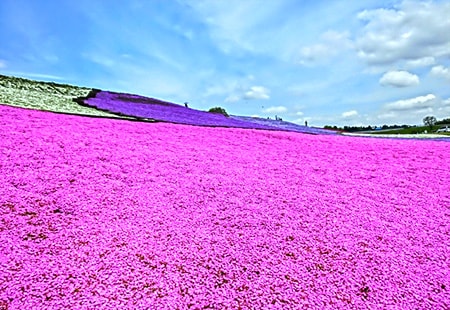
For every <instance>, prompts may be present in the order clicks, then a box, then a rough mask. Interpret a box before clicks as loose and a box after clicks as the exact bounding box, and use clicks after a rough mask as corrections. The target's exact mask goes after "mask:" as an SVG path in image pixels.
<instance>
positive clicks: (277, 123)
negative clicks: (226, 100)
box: [230, 115, 338, 135]
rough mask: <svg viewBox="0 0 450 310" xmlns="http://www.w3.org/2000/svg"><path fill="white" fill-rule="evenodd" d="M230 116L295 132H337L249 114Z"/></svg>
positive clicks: (332, 133)
mask: <svg viewBox="0 0 450 310" xmlns="http://www.w3.org/2000/svg"><path fill="white" fill-rule="evenodd" d="M230 117H231V118H234V119H237V120H241V121H245V122H250V123H255V124H258V125H266V126H270V127H273V128H276V129H277V130H286V131H295V132H301V133H310V134H319V135H323V134H325V135H335V134H337V133H338V131H336V130H327V129H322V128H316V127H307V126H302V125H298V124H294V123H291V122H286V121H281V120H273V119H265V118H261V117H251V116H235V115H231V116H230Z"/></svg>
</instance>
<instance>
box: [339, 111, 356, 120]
mask: <svg viewBox="0 0 450 310" xmlns="http://www.w3.org/2000/svg"><path fill="white" fill-rule="evenodd" d="M356 116H358V111H356V110H351V111H347V112H344V113H342V117H343V118H354V117H356Z"/></svg>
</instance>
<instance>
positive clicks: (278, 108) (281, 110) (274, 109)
mask: <svg viewBox="0 0 450 310" xmlns="http://www.w3.org/2000/svg"><path fill="white" fill-rule="evenodd" d="M263 112H265V113H285V112H287V108H286V107H284V106H276V107H275V106H274V107H269V108H267V109H265V110H264V111H263Z"/></svg>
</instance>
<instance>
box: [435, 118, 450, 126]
mask: <svg viewBox="0 0 450 310" xmlns="http://www.w3.org/2000/svg"><path fill="white" fill-rule="evenodd" d="M447 124H450V118H444V119H443V120H440V121H437V122H436V124H435V125H447Z"/></svg>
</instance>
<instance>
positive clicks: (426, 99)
mask: <svg viewBox="0 0 450 310" xmlns="http://www.w3.org/2000/svg"><path fill="white" fill-rule="evenodd" d="M427 115H433V116H435V117H436V118H437V119H444V118H448V116H449V115H450V98H448V99H442V98H439V97H437V96H435V95H433V94H428V95H425V96H418V97H415V98H410V99H405V100H398V101H394V102H390V103H387V104H385V105H384V106H383V107H382V108H381V110H380V111H379V113H378V115H377V121H378V123H383V124H421V123H422V119H423V118H424V117H425V116H427Z"/></svg>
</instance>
